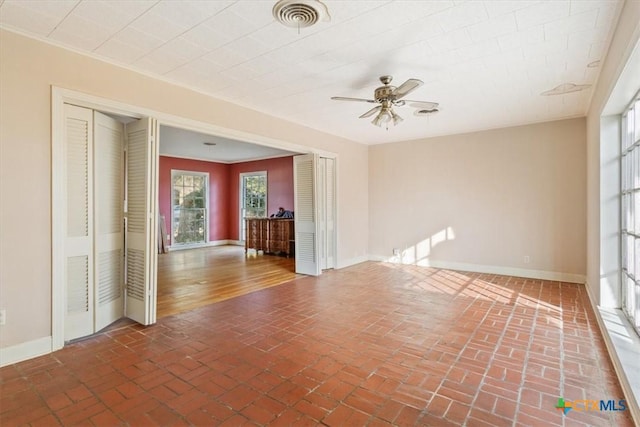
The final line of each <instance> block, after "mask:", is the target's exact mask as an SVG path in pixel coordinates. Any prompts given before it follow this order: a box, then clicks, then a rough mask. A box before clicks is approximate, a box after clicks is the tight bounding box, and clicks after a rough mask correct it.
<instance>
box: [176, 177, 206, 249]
mask: <svg viewBox="0 0 640 427" xmlns="http://www.w3.org/2000/svg"><path fill="white" fill-rule="evenodd" d="M171 183H172V191H173V197H172V202H171V205H172V206H171V212H172V220H171V232H172V233H173V242H172V244H175V245H184V244H194V243H205V242H206V241H207V218H208V214H207V206H208V203H207V198H208V197H207V195H208V193H209V192H208V190H207V188H208V185H207V184H208V183H209V174H207V173H200V172H185V171H177V170H172V171H171Z"/></svg>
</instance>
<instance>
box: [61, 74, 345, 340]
mask: <svg viewBox="0 0 640 427" xmlns="http://www.w3.org/2000/svg"><path fill="white" fill-rule="evenodd" d="M64 104H73V105H77V106H79V107H84V108H91V109H93V110H96V111H100V112H104V113H111V114H117V115H121V116H126V117H131V118H134V119H140V118H142V117H153V118H155V119H156V120H157V121H158V124H159V125H165V126H172V127H177V128H182V129H187V130H192V131H196V132H201V133H208V134H210V135H217V136H221V137H225V138H230V139H236V140H240V141H245V142H250V143H253V144H257V145H263V146H267V147H273V148H280V149H282V150H287V151H293V152H298V153H315V154H318V155H319V156H322V157H330V158H334V159H336V161H337V158H338V155H337V154H336V153H332V152H330V151H326V150H322V149H317V148H315V147H309V146H303V145H299V144H295V143H291V142H286V141H282V140H279V139H275V138H270V137H266V136H262V135H257V134H254V133H250V132H245V131H241V130H236V129H231V128H227V127H223V126H219V125H215V124H212V123H206V122H201V121H198V120H193V119H188V118H185V117H180V116H177V115H174V114H168V113H163V112H160V111H156V110H152V109H149V108H145V107H140V106H136V105H133V104H129V103H125V102H120V101H115V100H112V99H108V98H103V97H100V96H95V95H89V94H86V93H83V92H78V91H75V90H71V89H66V88H63V87H59V86H54V85H52V86H51V351H56V350H59V349H61V348H63V347H64V317H65V316H64V312H65V296H66V290H65V286H64V256H63V255H64V252H63V251H57V250H56V249H55V248H61V247H64V235H63V231H64V224H65V221H66V215H64V214H63V213H64V208H63V207H64V203H65V200H64V197H63V194H62V192H63V188H64V174H63V172H62V167H63V166H64ZM337 188H338V185H337V176H336V191H337ZM337 196H338V195H337V194H336V197H337ZM154 197H156V198H157V195H155V196H154ZM154 203H157V200H155V201H154ZM61 207H62V209H61ZM337 215H338V209H337V204H336V223H337ZM154 232H155V233H157V230H154ZM338 235H339V232H338V229H337V226H336V230H335V237H336V246H337V238H338ZM335 256H336V257H337V248H336V252H335Z"/></svg>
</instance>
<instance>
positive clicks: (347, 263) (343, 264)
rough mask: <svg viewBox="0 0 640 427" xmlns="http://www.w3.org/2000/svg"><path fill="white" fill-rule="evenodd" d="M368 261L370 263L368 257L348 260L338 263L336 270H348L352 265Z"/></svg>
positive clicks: (363, 256)
mask: <svg viewBox="0 0 640 427" xmlns="http://www.w3.org/2000/svg"><path fill="white" fill-rule="evenodd" d="M367 261H369V257H368V256H367V255H362V256H359V257H355V258H350V259H346V260H344V261H338V262H337V263H336V268H337V269H341V268H347V267H351V266H352V265H356V264H360V263H362V262H367Z"/></svg>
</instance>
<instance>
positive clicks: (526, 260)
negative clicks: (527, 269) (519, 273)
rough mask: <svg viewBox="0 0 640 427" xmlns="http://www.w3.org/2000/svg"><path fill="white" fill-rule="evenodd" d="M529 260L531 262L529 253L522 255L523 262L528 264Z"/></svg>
mask: <svg viewBox="0 0 640 427" xmlns="http://www.w3.org/2000/svg"><path fill="white" fill-rule="evenodd" d="M529 262H531V258H530V257H529V255H525V256H524V263H525V264H529Z"/></svg>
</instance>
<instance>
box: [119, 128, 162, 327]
mask: <svg viewBox="0 0 640 427" xmlns="http://www.w3.org/2000/svg"><path fill="white" fill-rule="evenodd" d="M126 134H127V159H126V165H127V166H126V169H127V180H126V181H127V183H126V200H127V202H126V206H127V213H126V215H127V221H126V224H127V227H126V239H125V242H126V315H127V317H129V318H131V319H133V320H135V321H136V322H138V323H142V324H143V325H149V324H152V323H155V321H156V307H155V304H156V258H157V229H156V224H157V221H156V206H155V205H156V203H155V201H156V200H157V180H156V173H157V166H158V165H157V162H158V159H157V139H158V138H157V135H158V125H157V122H156V121H155V120H154V119H151V118H144V119H141V120H139V121H137V122H133V123H129V124H127V126H126Z"/></svg>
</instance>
